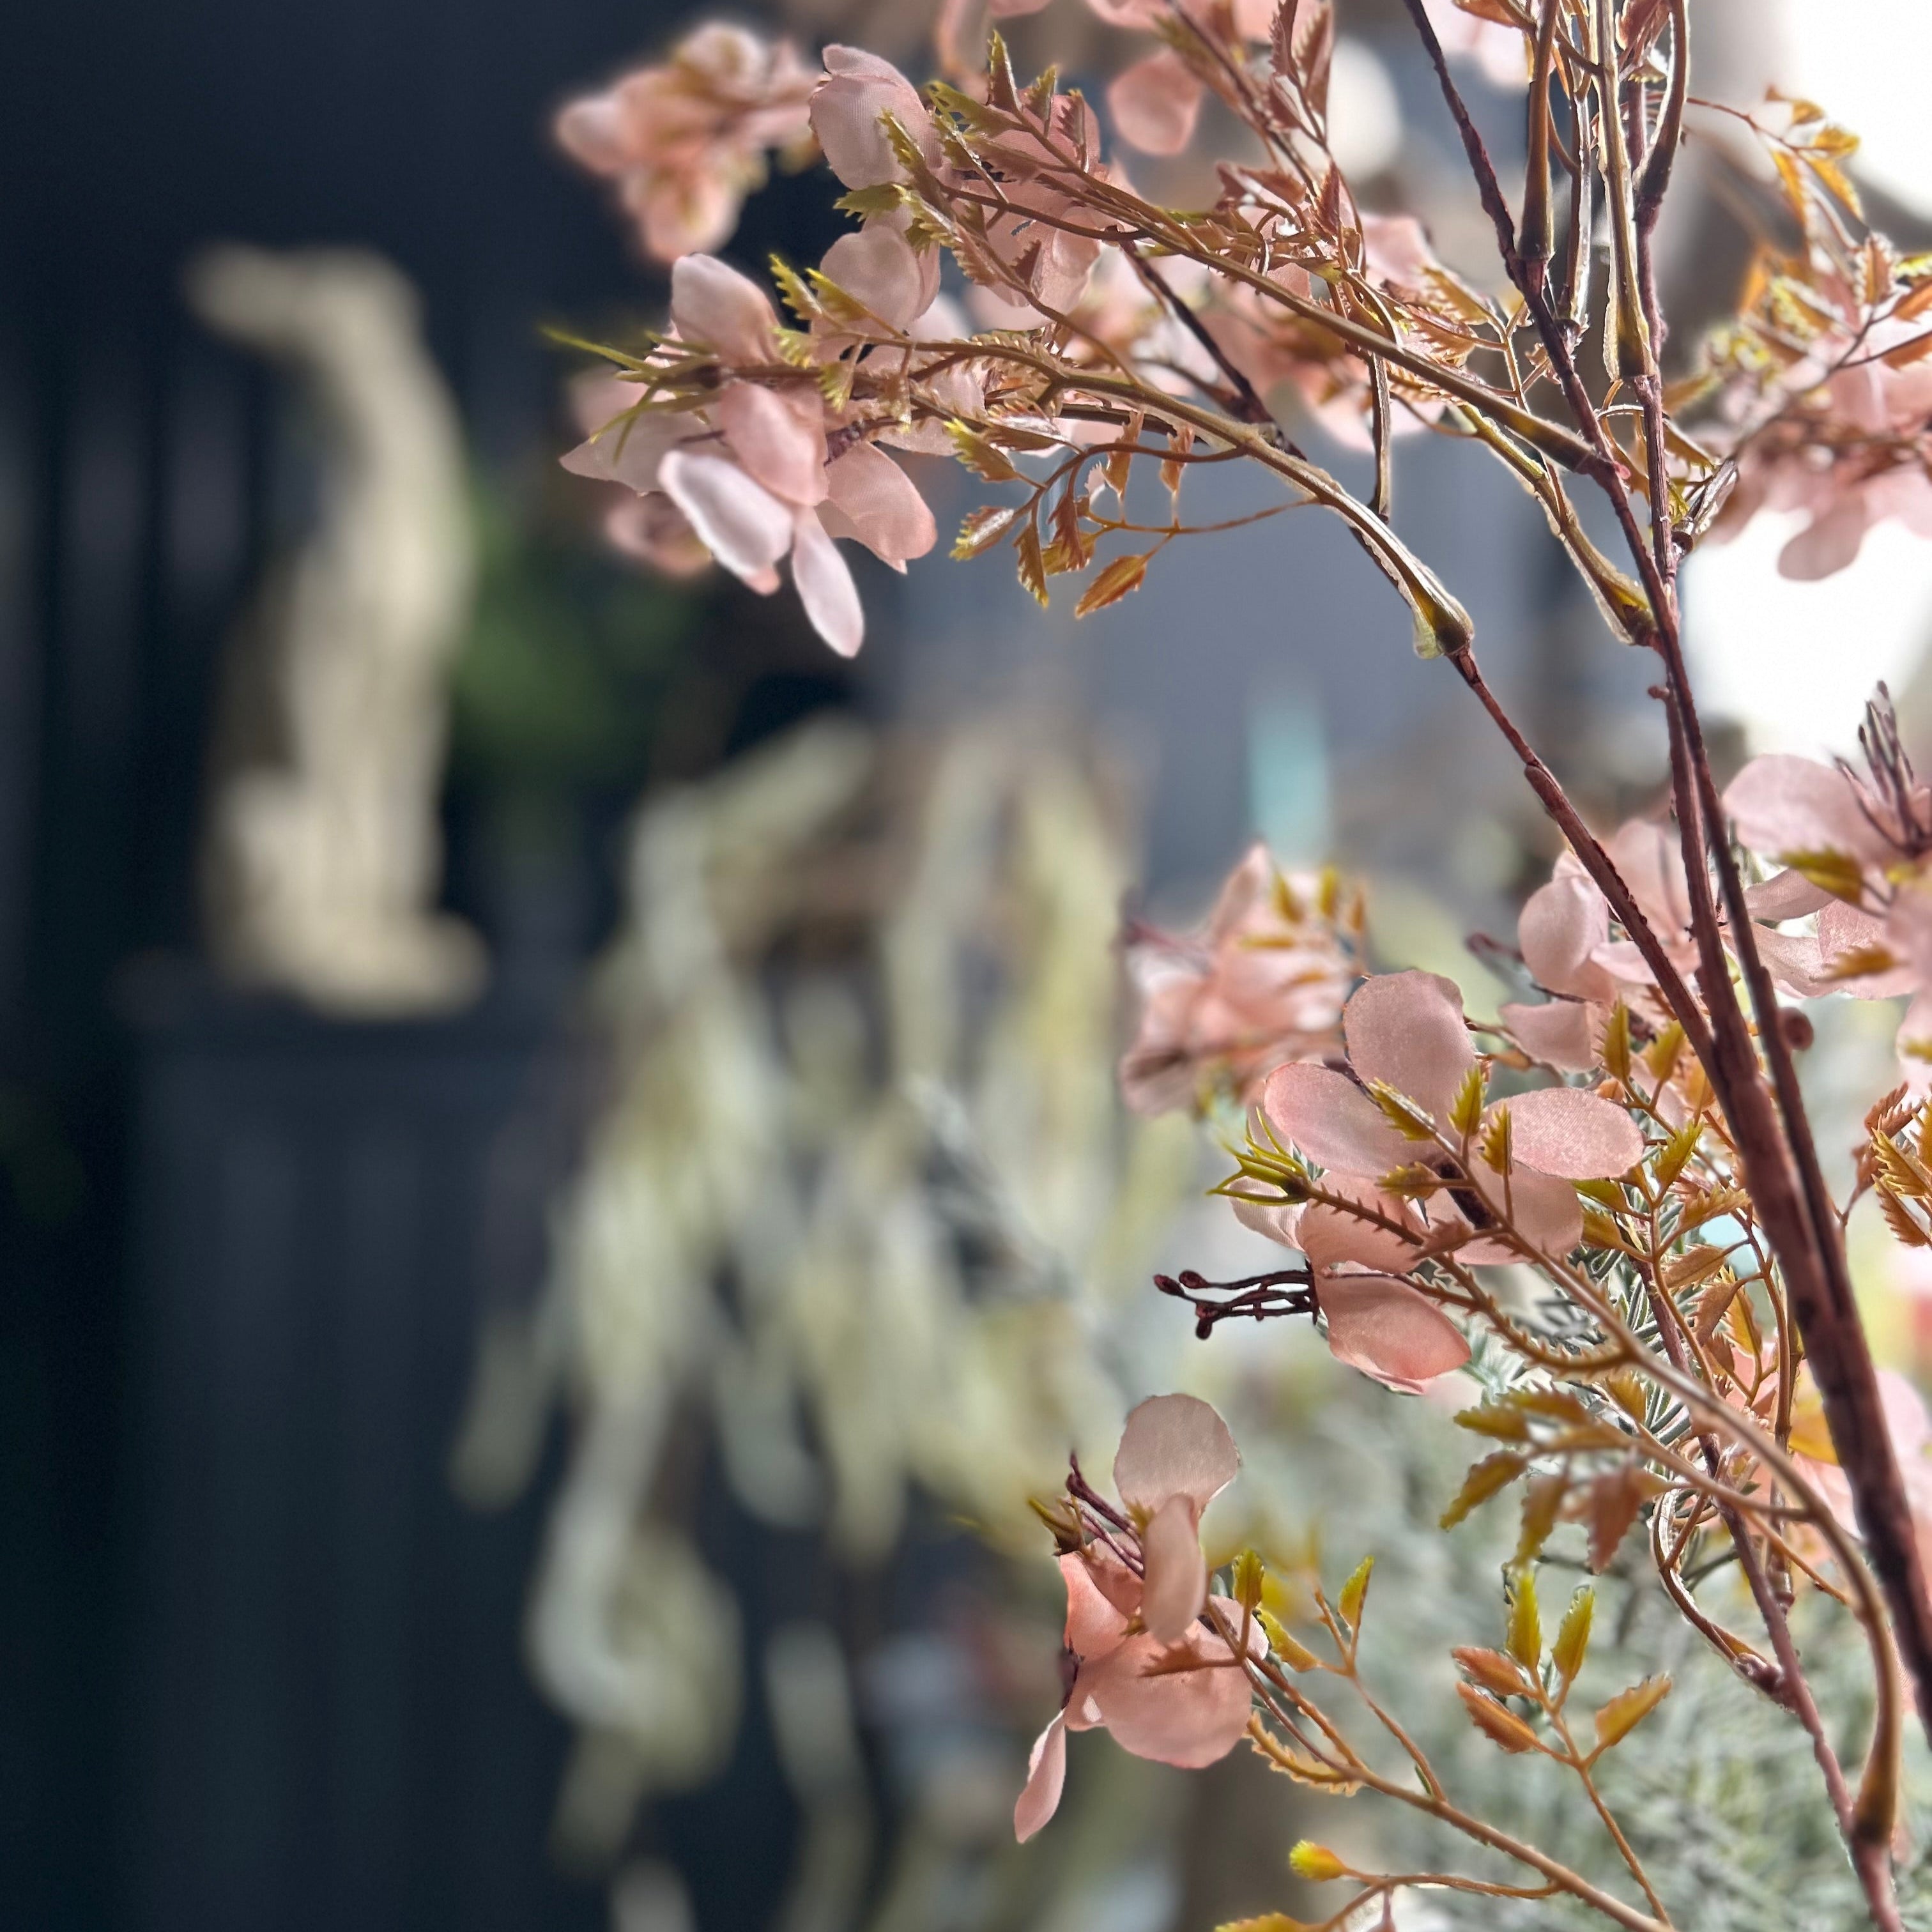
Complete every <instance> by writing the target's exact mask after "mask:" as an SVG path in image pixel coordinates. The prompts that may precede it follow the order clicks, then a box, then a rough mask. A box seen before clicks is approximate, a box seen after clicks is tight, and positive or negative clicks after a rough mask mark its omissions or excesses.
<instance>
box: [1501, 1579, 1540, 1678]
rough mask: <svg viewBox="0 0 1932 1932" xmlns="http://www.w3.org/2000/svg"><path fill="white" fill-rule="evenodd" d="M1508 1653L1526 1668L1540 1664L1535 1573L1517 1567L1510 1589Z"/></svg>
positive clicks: (1533, 1668)
mask: <svg viewBox="0 0 1932 1932" xmlns="http://www.w3.org/2000/svg"><path fill="white" fill-rule="evenodd" d="M1509 1652H1510V1655H1511V1656H1512V1657H1513V1658H1515V1659H1516V1661H1517V1663H1519V1664H1521V1665H1522V1666H1523V1668H1524V1670H1541V1668H1542V1666H1543V1616H1542V1613H1541V1611H1540V1610H1538V1607H1537V1602H1536V1576H1535V1572H1534V1571H1529V1570H1519V1571H1517V1573H1516V1574H1515V1576H1514V1578H1513V1579H1512V1587H1511V1591H1510V1615H1509Z"/></svg>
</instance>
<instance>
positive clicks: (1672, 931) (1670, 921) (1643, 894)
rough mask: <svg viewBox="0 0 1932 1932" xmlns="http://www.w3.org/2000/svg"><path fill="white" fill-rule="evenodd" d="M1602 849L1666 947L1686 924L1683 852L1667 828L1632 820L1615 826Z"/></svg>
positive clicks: (1688, 902) (1688, 908) (1688, 915)
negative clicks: (1613, 831)
mask: <svg viewBox="0 0 1932 1932" xmlns="http://www.w3.org/2000/svg"><path fill="white" fill-rule="evenodd" d="M1604 849H1605V850H1606V851H1607V852H1608V853H1609V854H1610V859H1611V862H1612V863H1613V864H1614V865H1616V868H1617V871H1619V874H1621V875H1622V878H1623V882H1624V883H1625V885H1627V886H1629V888H1630V889H1631V895H1632V896H1633V897H1634V898H1635V899H1636V901H1637V904H1638V905H1639V906H1640V907H1641V908H1642V909H1643V913H1644V914H1645V916H1646V917H1647V918H1648V919H1649V920H1650V922H1651V923H1652V925H1653V926H1655V927H1656V928H1657V930H1658V937H1659V938H1661V939H1662V940H1663V941H1664V942H1665V944H1669V943H1670V941H1672V940H1673V939H1675V938H1676V936H1677V935H1678V934H1679V933H1680V932H1682V930H1683V929H1684V928H1685V926H1688V925H1689V924H1690V922H1691V895H1690V892H1689V890H1688V888H1687V887H1686V886H1685V883H1684V853H1683V848H1682V847H1681V846H1680V845H1679V843H1678V841H1677V835H1676V832H1674V831H1673V830H1672V829H1670V827H1669V826H1664V825H1658V824H1654V823H1652V822H1651V821H1650V820H1647V819H1633V820H1631V822H1630V823H1628V825H1620V826H1618V828H1617V829H1616V833H1615V835H1613V837H1611V838H1610V839H1608V840H1607V841H1605V845H1604Z"/></svg>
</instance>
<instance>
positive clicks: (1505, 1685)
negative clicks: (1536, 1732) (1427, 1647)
mask: <svg viewBox="0 0 1932 1932" xmlns="http://www.w3.org/2000/svg"><path fill="white" fill-rule="evenodd" d="M1449 1655H1451V1657H1453V1658H1454V1659H1455V1660H1456V1664H1457V1668H1458V1669H1459V1670H1464V1671H1466V1672H1467V1673H1469V1676H1472V1678H1474V1679H1475V1681H1476V1682H1478V1684H1480V1685H1481V1686H1482V1687H1483V1688H1484V1690H1485V1691H1493V1692H1494V1693H1495V1694H1496V1696H1497V1697H1535V1695H1536V1687H1535V1685H1533V1684H1532V1683H1531V1682H1530V1681H1529V1679H1528V1678H1527V1677H1526V1676H1524V1675H1523V1666H1522V1665H1521V1664H1519V1663H1517V1661H1516V1659H1515V1658H1513V1657H1505V1655H1503V1653H1502V1652H1501V1651H1499V1650H1484V1649H1480V1648H1478V1646H1475V1645H1473V1644H1468V1645H1464V1646H1462V1647H1461V1648H1460V1649H1456V1650H1452V1651H1451V1652H1450V1653H1449Z"/></svg>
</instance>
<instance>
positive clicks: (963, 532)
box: [953, 503, 1020, 563]
mask: <svg viewBox="0 0 1932 1932" xmlns="http://www.w3.org/2000/svg"><path fill="white" fill-rule="evenodd" d="M1019 513H1020V512H1019V505H1017V504H1014V503H989V504H987V505H986V506H985V507H984V508H981V509H977V510H974V511H971V513H969V514H968V515H967V517H965V519H964V520H962V523H960V526H959V535H958V536H957V537H956V538H954V539H953V556H954V557H955V558H956V559H958V560H959V562H962V563H963V562H965V560H966V559H968V557H974V556H983V554H984V553H986V551H988V550H991V549H992V547H993V546H994V545H995V544H997V543H998V541H999V540H1000V539H1001V538H1002V537H1003V536H1004V535H1006V533H1007V531H1008V530H1010V529H1012V527H1013V519H1014V518H1015V517H1017V516H1018V515H1019Z"/></svg>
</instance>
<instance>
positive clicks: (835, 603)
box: [791, 510, 865, 658]
mask: <svg viewBox="0 0 1932 1932" xmlns="http://www.w3.org/2000/svg"><path fill="white" fill-rule="evenodd" d="M791 580H792V582H793V583H795V584H796V586H798V595H799V601H800V602H801V603H802V604H804V606H805V615H806V616H808V617H809V618H810V619H811V628H813V629H814V631H817V633H818V634H819V635H820V637H823V639H824V640H825V641H826V643H828V644H829V645H830V646H832V649H834V650H835V651H836V652H838V655H840V656H841V658H849V657H856V655H858V651H859V646H860V645H861V644H862V643H864V642H865V609H864V607H863V606H862V604H860V603H859V586H857V585H856V583H853V581H852V573H851V571H850V569H848V568H847V566H846V562H845V559H844V558H843V557H842V556H840V555H839V554H838V546H837V545H836V544H834V543H833V542H832V539H831V538H829V536H827V535H826V534H825V529H824V526H823V524H821V523H820V522H819V520H818V518H817V516H816V515H815V514H814V513H813V512H812V511H810V510H800V511H799V512H798V514H797V519H796V523H795V525H794V528H793V537H792V547H791Z"/></svg>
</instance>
